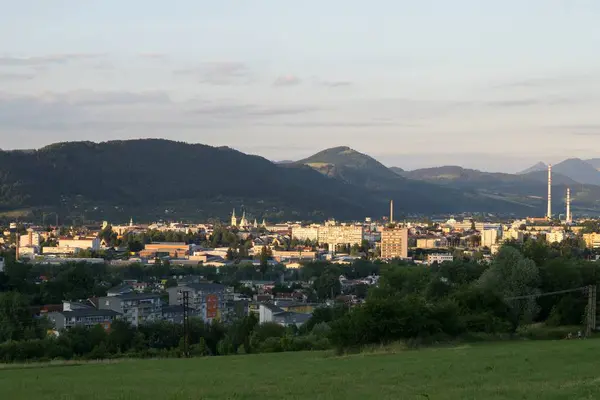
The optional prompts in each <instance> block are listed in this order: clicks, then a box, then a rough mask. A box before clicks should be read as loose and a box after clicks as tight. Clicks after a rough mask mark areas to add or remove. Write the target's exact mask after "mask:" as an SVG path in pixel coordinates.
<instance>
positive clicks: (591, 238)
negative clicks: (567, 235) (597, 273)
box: [583, 232, 600, 249]
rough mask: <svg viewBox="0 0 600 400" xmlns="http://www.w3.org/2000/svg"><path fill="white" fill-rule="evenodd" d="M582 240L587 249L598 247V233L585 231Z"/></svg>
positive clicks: (599, 246)
mask: <svg viewBox="0 0 600 400" xmlns="http://www.w3.org/2000/svg"><path fill="white" fill-rule="evenodd" d="M583 240H584V241H585V246H586V247H587V248H588V249H600V233H596V232H594V233H585V234H584V235H583Z"/></svg>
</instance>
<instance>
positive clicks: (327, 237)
mask: <svg viewBox="0 0 600 400" xmlns="http://www.w3.org/2000/svg"><path fill="white" fill-rule="evenodd" d="M363 233H364V227H363V226H362V225H334V224H331V223H329V224H326V225H325V226H319V236H318V238H319V239H318V240H319V243H327V244H328V245H329V250H330V251H331V250H333V251H335V248H336V247H337V246H339V245H349V246H352V245H354V244H358V245H360V244H361V243H362V240H363Z"/></svg>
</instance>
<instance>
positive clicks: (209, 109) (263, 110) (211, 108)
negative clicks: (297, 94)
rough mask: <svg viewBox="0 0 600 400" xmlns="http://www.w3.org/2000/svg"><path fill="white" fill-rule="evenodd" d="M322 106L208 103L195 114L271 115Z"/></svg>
mask: <svg viewBox="0 0 600 400" xmlns="http://www.w3.org/2000/svg"><path fill="white" fill-rule="evenodd" d="M320 110H321V108H319V107H314V106H305V105H293V106H261V105H255V104H235V103H226V104H207V105H204V106H201V107H197V108H195V109H193V110H192V111H191V112H192V113H194V114H202V115H207V116H214V117H238V118H244V117H269V116H279V115H298V114H306V113H311V112H316V111H320Z"/></svg>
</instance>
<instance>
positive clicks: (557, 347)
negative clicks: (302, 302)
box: [0, 340, 600, 400]
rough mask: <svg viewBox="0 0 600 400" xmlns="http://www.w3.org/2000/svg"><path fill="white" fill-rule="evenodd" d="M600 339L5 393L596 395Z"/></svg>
mask: <svg viewBox="0 0 600 400" xmlns="http://www.w3.org/2000/svg"><path fill="white" fill-rule="evenodd" d="M599 355H600V340H571V341H566V340H565V341H544V342H541V341H538V342H526V341H523V342H509V343H506V342H505V343H494V344H475V345H465V346H458V347H452V348H450V347H447V348H429V349H423V350H406V351H400V352H397V353H394V354H390V353H383V354H382V353H365V354H357V355H350V356H342V357H338V356H334V355H333V354H331V353H323V352H314V353H279V354H260V355H247V356H232V357H214V358H211V357H208V358H196V359H169V360H141V361H137V360H136V361H133V360H126V361H120V362H116V361H115V362H114V363H98V364H85V365H84V364H82V365H67V364H65V365H62V366H60V365H59V366H45V367H44V366H27V367H23V366H10V365H5V366H2V367H0V388H2V389H1V390H2V398H3V399H7V400H8V399H10V400H25V399H36V400H42V399H62V400H72V399H81V400H83V399H86V400H88V399H90V400H91V399H144V400H153V399H161V400H163V399H164V400H167V399H173V400H175V399H178V400H181V399H432V400H433V399H486V400H488V399H572V400H574V399H596V398H600V374H599V373H598V368H597V366H598V365H599V362H598V358H599Z"/></svg>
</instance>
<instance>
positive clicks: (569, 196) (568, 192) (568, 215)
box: [566, 188, 573, 224]
mask: <svg viewBox="0 0 600 400" xmlns="http://www.w3.org/2000/svg"><path fill="white" fill-rule="evenodd" d="M566 222H567V224H570V223H571V222H573V217H572V216H571V189H570V188H567V221H566Z"/></svg>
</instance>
